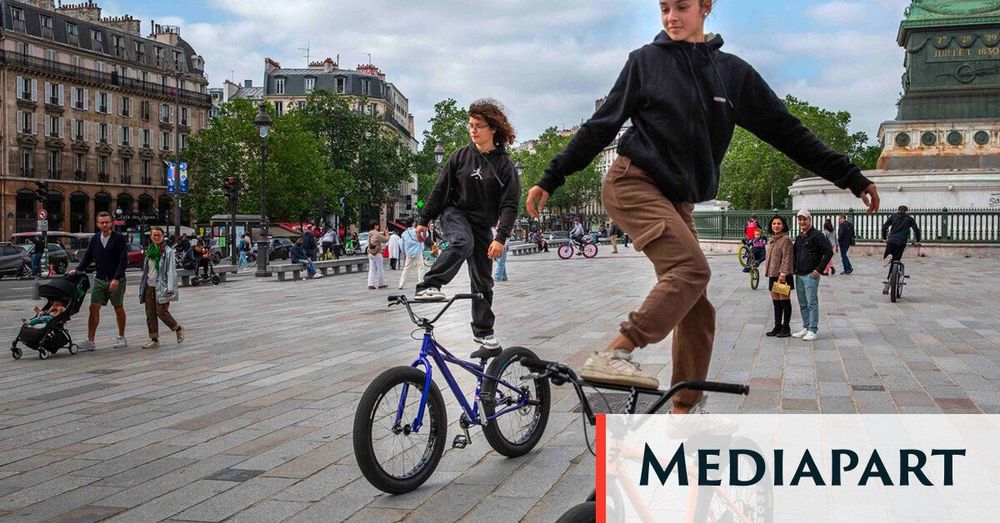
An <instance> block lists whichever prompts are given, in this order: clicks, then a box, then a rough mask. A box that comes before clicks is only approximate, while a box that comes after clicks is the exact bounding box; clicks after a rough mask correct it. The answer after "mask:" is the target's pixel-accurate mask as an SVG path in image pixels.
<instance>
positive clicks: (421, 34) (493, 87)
mask: <svg viewBox="0 0 1000 523" xmlns="http://www.w3.org/2000/svg"><path fill="white" fill-rule="evenodd" d="M100 3H101V5H102V6H103V7H104V14H105V15H120V14H125V13H128V14H132V15H133V16H136V17H138V18H140V19H141V20H142V21H143V32H144V33H145V32H146V31H148V29H149V20H150V19H154V20H156V21H157V22H158V23H167V24H174V25H179V26H180V27H181V36H183V37H184V38H185V39H186V40H188V41H189V42H190V43H191V44H192V45H193V46H194V48H195V50H196V51H197V52H199V53H200V54H202V55H203V56H204V57H205V62H206V69H207V72H208V75H209V81H210V82H211V85H212V86H218V85H221V83H222V81H223V80H224V79H226V78H229V79H232V80H235V81H237V82H240V81H242V80H243V79H252V80H253V83H254V85H260V84H261V83H262V81H263V70H264V58H265V57H271V58H274V59H276V60H278V61H279V62H280V63H281V64H282V65H283V66H285V67H302V66H304V64H305V62H306V58H305V50H304V49H303V48H305V47H307V46H308V47H309V48H310V56H311V59H312V60H317V59H323V58H325V57H328V56H329V57H333V58H336V56H337V55H340V65H341V66H342V67H345V68H354V67H356V66H357V65H358V64H361V63H365V62H367V61H368V56H369V53H370V54H371V57H372V61H373V62H374V63H375V65H377V66H379V67H380V68H381V69H382V71H383V72H385V73H386V74H387V75H388V79H389V80H390V81H391V82H393V83H395V84H396V85H397V86H398V87H399V88H400V89H401V90H402V91H403V93H404V94H405V95H406V96H407V97H408V98H409V100H410V111H411V112H412V113H413V115H414V117H415V121H416V125H417V134H418V138H419V136H421V131H422V130H423V129H424V127H425V126H426V122H427V120H428V119H429V118H430V116H431V114H432V111H433V106H434V103H435V102H437V101H439V100H442V99H445V98H454V99H456V100H458V101H459V103H461V104H468V103H469V102H470V101H472V100H473V99H475V98H479V97H484V96H490V97H493V98H496V99H498V100H500V101H502V102H503V103H504V104H505V105H506V106H507V109H508V112H509V113H510V116H511V118H512V119H513V121H514V124H515V127H516V128H517V131H518V135H519V139H522V140H523V139H528V138H532V137H534V136H537V135H538V134H539V133H540V132H541V131H542V130H544V129H545V128H546V127H549V126H552V125H556V126H560V127H568V126H572V125H575V124H578V123H580V122H581V121H582V120H584V119H586V118H587V117H588V116H590V114H591V113H592V112H593V103H594V100H595V99H596V98H598V97H600V96H603V95H604V94H606V92H607V90H608V89H609V88H610V87H611V84H612V83H613V82H614V80H615V78H616V77H617V75H618V72H619V70H620V69H621V67H622V65H623V64H624V62H625V58H626V57H627V55H628V52H629V51H630V50H632V49H635V48H637V47H640V46H641V45H643V44H645V43H647V42H649V41H651V40H652V39H653V37H654V36H655V35H656V33H657V32H659V31H660V30H661V25H660V17H659V9H658V2H657V1H656V0H491V1H485V0H483V1H480V0H364V1H361V0H295V1H290V2H276V1H274V0H171V1H169V2H167V1H163V0H107V1H103V2H100ZM909 3H910V2H909V0H835V1H822V0H795V1H794V2H792V1H788V0H717V8H716V10H715V12H714V13H713V14H712V16H711V17H709V22H708V24H707V30H708V31H711V32H718V33H721V34H722V35H723V37H724V38H725V40H726V45H725V47H724V48H723V49H724V50H725V51H728V52H730V53H735V54H737V55H740V56H742V57H743V58H744V59H746V60H747V61H748V62H750V63H751V64H752V65H754V66H755V67H756V68H757V69H758V70H760V71H761V73H762V74H763V76H764V77H765V78H766V79H767V80H768V81H769V82H770V83H771V86H772V87H773V88H774V90H775V91H776V92H777V93H778V94H779V95H782V96H783V95H785V94H792V95H794V96H796V97H798V98H801V99H804V100H807V101H809V102H811V103H813V104H816V105H819V106H822V107H825V108H828V109H832V110H847V111H850V112H851V114H852V115H853V116H854V121H853V123H852V128H853V130H855V131H864V132H866V133H868V135H869V136H870V137H871V138H872V140H873V141H874V136H875V134H876V132H877V130H878V125H879V123H881V122H882V121H884V120H888V119H892V118H893V117H894V116H895V101H896V99H897V97H898V95H899V92H900V91H901V87H900V75H901V74H902V63H903V51H902V49H901V48H899V47H898V46H897V45H896V42H895V38H896V32H897V30H898V27H899V21H900V20H901V18H902V13H903V10H904V8H905V7H906V6H907V5H908V4H909Z"/></svg>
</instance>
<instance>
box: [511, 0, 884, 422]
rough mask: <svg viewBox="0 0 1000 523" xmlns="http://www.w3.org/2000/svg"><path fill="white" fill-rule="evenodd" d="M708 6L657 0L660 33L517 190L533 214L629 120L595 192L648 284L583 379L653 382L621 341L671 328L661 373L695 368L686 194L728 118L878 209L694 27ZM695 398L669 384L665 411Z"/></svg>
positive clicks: (704, 340) (693, 262) (713, 172)
mask: <svg viewBox="0 0 1000 523" xmlns="http://www.w3.org/2000/svg"><path fill="white" fill-rule="evenodd" d="M711 10H712V0H661V1H660V12H661V17H662V22H663V27H664V31H662V32H660V33H659V34H658V35H657V36H656V38H655V39H654V40H653V43H651V44H648V45H645V46H643V47H641V48H640V49H637V50H635V51H633V52H632V53H631V54H629V57H628V61H627V62H626V63H625V67H624V69H623V70H622V72H621V74H620V75H619V77H618V80H617V82H615V85H614V87H612V89H611V92H610V93H609V94H608V96H607V98H606V99H605V101H604V104H603V105H602V106H601V107H600V108H599V109H598V110H597V112H596V113H594V116H593V117H591V119H590V120H589V121H588V122H587V123H585V124H584V125H583V126H582V127H581V129H580V131H579V132H577V134H576V136H575V137H574V138H573V140H572V141H571V142H570V144H569V146H568V147H567V148H566V150H565V151H564V152H563V153H562V154H560V155H559V156H558V157H556V158H555V159H554V160H553V161H552V163H551V164H550V165H549V166H548V168H547V169H546V171H545V175H544V176H543V177H542V179H541V180H540V181H539V183H538V185H536V186H535V187H532V189H531V190H530V191H529V192H528V198H527V208H528V213H529V214H530V215H532V216H537V215H538V212H539V211H540V210H541V209H542V208H543V207H544V205H545V202H546V201H547V200H548V197H549V195H550V194H552V192H553V191H555V190H556V189H557V188H559V187H560V186H561V185H562V184H563V183H564V182H565V179H566V177H567V176H569V175H570V174H573V173H574V172H576V171H578V170H580V169H582V168H583V167H585V166H586V165H587V164H588V163H590V161H591V160H592V159H593V158H594V157H595V156H596V155H597V154H598V153H599V152H600V151H601V150H602V149H603V148H604V147H605V146H606V145H607V144H609V143H611V141H612V140H613V139H614V137H615V135H616V133H617V132H618V130H619V129H620V128H621V126H622V124H623V123H625V121H626V120H629V119H631V120H632V127H631V128H630V129H629V131H628V132H626V133H625V135H624V136H623V137H622V139H621V141H620V143H619V146H618V154H619V155H620V156H619V157H618V159H617V160H616V161H615V163H614V164H613V165H612V166H611V169H610V171H609V172H608V174H607V176H606V177H605V179H604V186H603V190H602V200H603V203H604V208H605V209H606V210H607V212H608V214H609V216H610V217H611V218H612V219H614V221H615V222H616V223H618V224H619V225H620V226H621V227H622V229H624V230H625V232H626V233H628V234H629V235H631V236H632V238H633V239H634V240H635V249H636V250H637V251H643V252H644V253H645V254H646V257H647V258H649V259H650V261H652V262H653V266H654V268H655V270H656V275H657V283H656V285H655V286H654V287H653V290H652V291H650V293H649V295H648V296H647V297H646V300H645V301H644V302H643V304H642V306H640V308H639V309H638V310H636V311H633V312H632V313H630V314H629V319H628V321H626V322H623V323H622V325H621V329H620V334H619V335H618V336H617V337H616V338H615V339H614V340H612V342H611V343H610V344H609V345H608V347H607V348H606V350H605V352H603V353H597V354H595V355H593V356H591V357H590V358H589V359H588V360H587V362H586V363H585V364H584V366H583V370H582V373H581V374H582V375H583V377H584V378H586V379H590V380H594V381H601V382H608V383H619V384H625V385H630V386H640V387H657V386H658V385H659V381H658V380H657V379H656V378H655V377H653V376H649V375H647V374H644V373H643V372H642V371H641V370H640V369H639V366H638V365H637V364H636V363H634V362H632V361H631V356H632V351H633V350H635V349H636V348H638V347H644V346H646V345H649V344H651V343H656V342H658V341H661V340H663V339H664V338H666V336H667V335H668V334H670V332H671V331H673V375H672V377H671V383H677V382H679V381H684V380H704V379H705V378H706V377H707V375H708V365H709V362H710V361H711V356H712V343H713V340H714V336H715V309H714V307H713V306H712V304H711V303H710V302H709V301H708V296H707V294H706V289H707V286H708V280H709V276H710V269H709V265H708V261H707V260H706V259H705V255H704V254H703V253H702V251H701V247H700V245H699V244H698V239H697V236H696V231H695V226H694V220H693V219H692V214H691V213H692V209H693V207H694V204H695V203H697V202H702V201H706V200H710V199H712V198H714V197H715V196H716V193H717V192H718V188H719V167H720V165H721V163H722V158H723V156H724V155H725V153H726V149H727V148H728V147H729V142H730V141H731V139H732V136H733V129H734V127H735V126H736V125H740V126H741V127H744V128H746V129H747V130H749V131H751V132H752V133H754V134H755V135H757V136H758V137H759V138H761V139H762V140H764V141H765V142H767V143H769V144H771V145H773V146H774V147H776V148H777V149H778V150H780V151H782V152H783V153H785V154H786V155H788V156H789V157H790V158H791V159H792V160H795V161H796V162H797V163H798V164H799V165H802V166H803V167H805V168H806V169H808V170H809V171H811V172H814V173H816V174H818V175H820V176H822V177H823V178H826V179H827V180H829V181H831V182H833V183H834V184H835V185H836V186H837V187H840V188H841V189H850V190H851V192H853V193H854V195H855V196H859V197H861V199H862V201H863V202H864V203H865V204H866V205H867V206H868V212H869V213H871V212H874V211H876V210H877V209H878V193H877V191H876V189H875V185H874V184H873V183H871V182H870V181H869V180H868V179H867V178H865V177H864V176H862V174H861V170H860V169H859V168H858V167H857V166H855V165H854V164H852V163H851V161H850V160H849V159H848V158H847V157H846V156H844V155H842V154H839V153H837V152H836V151H833V150H831V149H829V148H828V147H826V146H825V145H823V143H822V142H820V141H819V140H818V139H817V138H816V137H815V136H814V135H813V134H812V132H810V131H809V129H807V128H806V127H805V126H803V125H802V123H801V122H799V120H798V119H796V118H795V117H794V116H792V115H791V114H790V113H789V112H788V110H787V109H786V108H785V106H784V104H783V103H782V102H781V100H780V99H779V98H778V97H777V96H776V95H775V94H774V92H773V91H771V88H770V87H768V85H767V83H766V82H764V80H763V79H762V78H761V77H760V75H759V74H758V73H757V71H755V70H754V69H753V68H752V67H751V66H750V65H749V64H747V63H746V62H744V61H743V60H742V59H740V58H738V57H736V56H734V55H731V54H728V53H724V52H722V51H721V50H720V48H721V47H722V37H720V36H718V35H712V36H709V37H706V35H705V32H704V26H705V22H704V20H705V17H707V16H708V14H709V12H710V11H711ZM536 202H537V208H536ZM700 402H701V393H700V392H696V391H681V392H679V393H678V394H676V395H675V396H674V399H673V409H672V411H673V412H674V413H687V412H689V411H691V410H692V409H693V408H694V407H695V406H696V405H698V404H699V403H700ZM699 407H700V405H699Z"/></svg>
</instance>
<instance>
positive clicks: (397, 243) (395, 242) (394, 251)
mask: <svg viewBox="0 0 1000 523" xmlns="http://www.w3.org/2000/svg"><path fill="white" fill-rule="evenodd" d="M402 243H403V242H402V241H401V240H400V239H399V235H398V234H396V231H392V234H390V235H389V269H390V270H393V271H394V270H396V268H397V264H398V263H399V255H400V253H401V251H402Z"/></svg>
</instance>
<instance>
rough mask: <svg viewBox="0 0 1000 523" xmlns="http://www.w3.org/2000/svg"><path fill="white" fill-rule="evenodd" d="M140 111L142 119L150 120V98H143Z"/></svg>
mask: <svg viewBox="0 0 1000 523" xmlns="http://www.w3.org/2000/svg"><path fill="white" fill-rule="evenodd" d="M139 112H140V113H142V119H143V120H146V121H147V122H148V121H149V100H143V101H142V102H140V103H139Z"/></svg>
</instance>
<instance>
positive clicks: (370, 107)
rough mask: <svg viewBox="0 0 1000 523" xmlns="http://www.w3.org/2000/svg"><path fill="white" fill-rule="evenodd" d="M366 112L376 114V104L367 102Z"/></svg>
mask: <svg viewBox="0 0 1000 523" xmlns="http://www.w3.org/2000/svg"><path fill="white" fill-rule="evenodd" d="M368 113H369V114H371V115H372V116H378V106H377V105H375V104H368Z"/></svg>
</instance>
